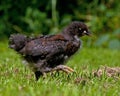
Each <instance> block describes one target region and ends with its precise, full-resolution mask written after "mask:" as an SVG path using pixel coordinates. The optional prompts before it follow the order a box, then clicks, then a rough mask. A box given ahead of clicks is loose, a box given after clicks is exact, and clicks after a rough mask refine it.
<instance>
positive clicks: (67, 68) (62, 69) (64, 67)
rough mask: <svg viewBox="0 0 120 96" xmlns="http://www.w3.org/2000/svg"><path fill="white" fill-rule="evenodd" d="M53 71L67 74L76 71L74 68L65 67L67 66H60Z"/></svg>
mask: <svg viewBox="0 0 120 96" xmlns="http://www.w3.org/2000/svg"><path fill="white" fill-rule="evenodd" d="M52 71H63V72H65V73H71V72H74V70H73V69H72V68H70V67H68V66H65V65H58V66H56V67H55V68H53V69H52Z"/></svg>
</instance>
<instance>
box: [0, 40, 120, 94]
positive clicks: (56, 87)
mask: <svg viewBox="0 0 120 96" xmlns="http://www.w3.org/2000/svg"><path fill="white" fill-rule="evenodd" d="M66 64H67V65H68V66H70V67H71V68H73V69H74V70H75V73H71V74H65V73H63V72H59V73H53V74H47V77H46V78H40V79H39V81H38V82H36V81H35V77H34V74H33V72H31V71H30V70H29V69H28V68H27V67H25V66H24V65H23V64H22V60H21V58H20V56H19V55H18V54H16V53H15V52H14V51H13V50H11V49H9V48H8V46H7V43H1V42H0V96H120V76H118V77H116V78H115V77H108V76H106V75H105V74H103V75H102V76H101V77H95V76H93V74H92V71H93V70H97V69H98V68H99V67H101V66H110V67H116V66H118V67H120V51H119V50H111V49H105V48H88V47H86V46H83V48H82V49H81V50H80V51H79V52H77V53H76V54H75V55H74V56H73V57H72V58H70V60H68V62H67V63H66Z"/></svg>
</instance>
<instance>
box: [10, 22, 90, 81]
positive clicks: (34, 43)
mask: <svg viewBox="0 0 120 96" xmlns="http://www.w3.org/2000/svg"><path fill="white" fill-rule="evenodd" d="M84 35H90V32H89V31H88V28H87V26H86V25H85V24H84V23H83V22H78V21H74V22H72V23H71V24H70V25H68V26H67V27H65V28H64V30H63V31H62V32H61V33H60V34H57V35H45V36H40V37H38V38H28V37H26V36H25V35H21V34H16V35H15V34H14V35H11V36H10V39H9V46H10V48H12V49H14V50H16V51H17V52H18V53H20V54H21V55H22V56H23V57H24V59H25V60H26V61H27V62H28V65H29V67H30V68H31V69H32V71H33V72H34V73H35V77H36V80H38V79H39V77H40V76H42V75H43V74H44V73H47V72H52V71H59V70H62V71H64V72H66V73H69V72H73V71H74V70H73V69H71V68H70V67H67V66H65V65H63V64H64V61H65V60H66V59H68V58H69V57H71V56H72V55H73V54H74V53H75V52H76V51H78V49H79V48H80V46H81V42H80V40H79V37H81V36H84Z"/></svg>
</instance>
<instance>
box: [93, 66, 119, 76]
mask: <svg viewBox="0 0 120 96" xmlns="http://www.w3.org/2000/svg"><path fill="white" fill-rule="evenodd" d="M92 74H93V75H94V76H96V77H101V76H102V75H103V74H105V75H106V76H108V77H116V76H119V75H120V67H107V66H102V67H100V68H99V69H98V70H95V71H93V72H92Z"/></svg>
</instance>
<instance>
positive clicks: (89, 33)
mask: <svg viewBox="0 0 120 96" xmlns="http://www.w3.org/2000/svg"><path fill="white" fill-rule="evenodd" d="M83 33H84V34H85V35H88V36H91V32H90V31H84V32H83Z"/></svg>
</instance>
